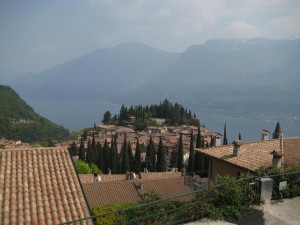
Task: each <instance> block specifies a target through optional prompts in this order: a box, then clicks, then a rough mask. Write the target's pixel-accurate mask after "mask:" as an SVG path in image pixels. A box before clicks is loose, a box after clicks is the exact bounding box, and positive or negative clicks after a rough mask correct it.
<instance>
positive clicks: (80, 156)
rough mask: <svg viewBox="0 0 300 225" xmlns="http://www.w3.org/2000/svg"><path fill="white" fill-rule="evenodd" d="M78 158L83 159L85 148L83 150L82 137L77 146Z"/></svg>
mask: <svg viewBox="0 0 300 225" xmlns="http://www.w3.org/2000/svg"><path fill="white" fill-rule="evenodd" d="M79 159H80V160H82V161H85V150H84V141H83V138H81V141H80V146H79Z"/></svg>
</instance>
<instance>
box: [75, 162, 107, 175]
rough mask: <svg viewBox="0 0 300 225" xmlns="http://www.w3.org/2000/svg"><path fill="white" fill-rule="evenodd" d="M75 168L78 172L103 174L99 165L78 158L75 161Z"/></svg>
mask: <svg viewBox="0 0 300 225" xmlns="http://www.w3.org/2000/svg"><path fill="white" fill-rule="evenodd" d="M75 169H76V171H77V173H78V174H92V173H98V174H102V172H101V170H100V169H99V168H98V166H97V165H95V164H91V165H89V164H88V163H86V162H84V161H82V160H78V161H76V162H75Z"/></svg>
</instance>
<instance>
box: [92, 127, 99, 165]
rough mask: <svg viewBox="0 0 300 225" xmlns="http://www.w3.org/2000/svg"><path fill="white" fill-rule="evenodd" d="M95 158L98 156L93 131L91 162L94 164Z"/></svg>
mask: <svg viewBox="0 0 300 225" xmlns="http://www.w3.org/2000/svg"><path fill="white" fill-rule="evenodd" d="M97 158H98V156H97V149H96V140H95V131H93V139H92V158H91V163H92V164H96V163H97Z"/></svg>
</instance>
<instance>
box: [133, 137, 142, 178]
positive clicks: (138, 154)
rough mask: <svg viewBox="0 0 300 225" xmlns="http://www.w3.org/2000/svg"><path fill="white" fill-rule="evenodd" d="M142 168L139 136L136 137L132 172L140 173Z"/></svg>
mask: <svg viewBox="0 0 300 225" xmlns="http://www.w3.org/2000/svg"><path fill="white" fill-rule="evenodd" d="M141 169H142V159H141V148H140V141H139V138H137V139H136V148H135V156H134V172H135V173H140V172H141Z"/></svg>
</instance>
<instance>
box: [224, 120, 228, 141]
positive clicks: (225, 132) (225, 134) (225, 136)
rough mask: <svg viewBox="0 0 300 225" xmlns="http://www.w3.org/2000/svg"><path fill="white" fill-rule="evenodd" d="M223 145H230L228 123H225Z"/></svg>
mask: <svg viewBox="0 0 300 225" xmlns="http://www.w3.org/2000/svg"><path fill="white" fill-rule="evenodd" d="M223 145H228V140H227V130H226V123H225V125H224V137H223Z"/></svg>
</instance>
